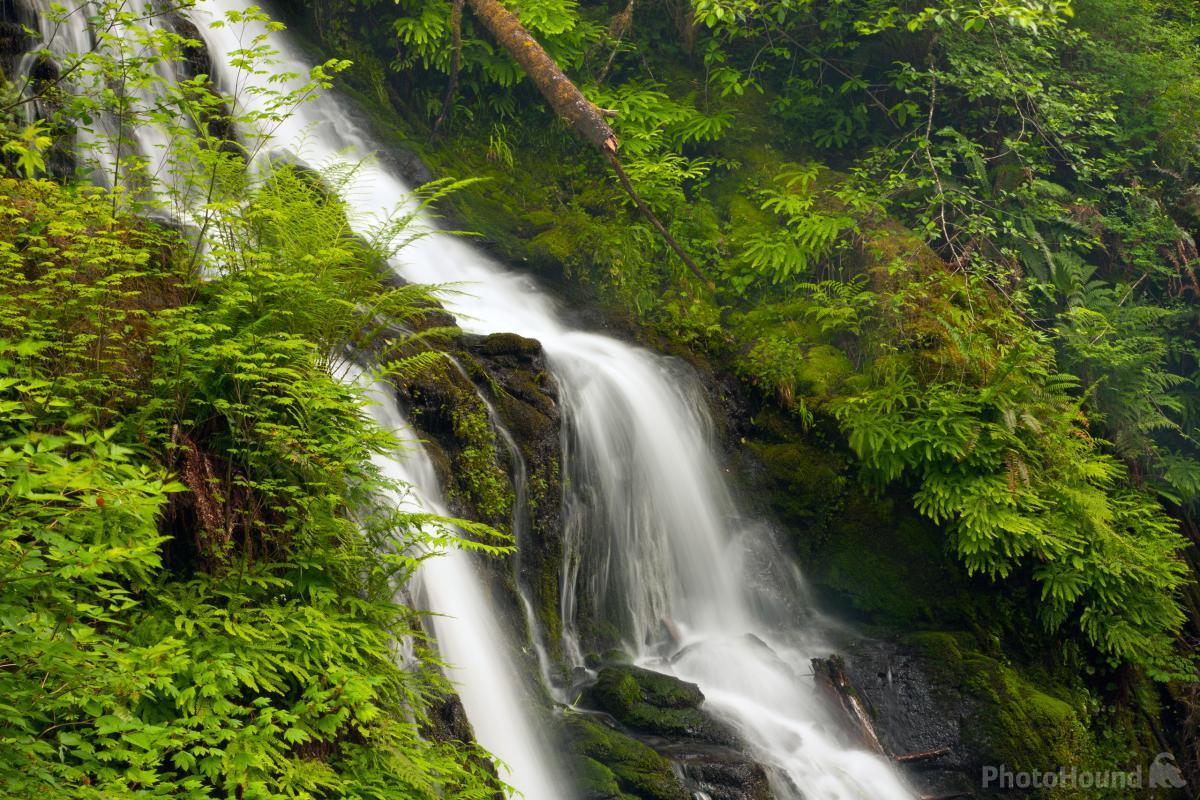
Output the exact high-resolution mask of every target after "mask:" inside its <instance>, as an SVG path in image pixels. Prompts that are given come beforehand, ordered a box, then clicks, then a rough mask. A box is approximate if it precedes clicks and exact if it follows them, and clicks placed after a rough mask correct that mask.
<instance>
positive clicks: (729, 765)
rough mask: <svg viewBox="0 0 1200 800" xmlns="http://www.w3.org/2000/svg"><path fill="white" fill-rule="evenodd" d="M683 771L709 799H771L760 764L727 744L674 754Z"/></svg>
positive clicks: (769, 789)
mask: <svg viewBox="0 0 1200 800" xmlns="http://www.w3.org/2000/svg"><path fill="white" fill-rule="evenodd" d="M676 761H677V763H678V764H679V765H680V766H681V767H682V768H683V774H684V776H685V777H686V778H688V779H689V781H690V782H691V783H692V784H693V785H694V786H695V788H696V789H697V790H698V791H701V792H704V793H705V794H706V795H708V796H709V797H710V798H712V800H772V798H773V797H774V795H773V794H772V793H771V784H770V781H769V780H768V779H767V771H766V770H765V769H763V767H762V765H761V764H759V763H757V762H755V761H753V760H752V759H750V758H748V757H746V756H745V755H744V754H743V753H740V752H738V751H737V750H731V749H729V748H716V747H713V748H708V749H705V750H696V751H692V752H688V753H680V754H678V755H677V756H676Z"/></svg>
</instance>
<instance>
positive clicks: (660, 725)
mask: <svg viewBox="0 0 1200 800" xmlns="http://www.w3.org/2000/svg"><path fill="white" fill-rule="evenodd" d="M585 702H587V703H588V704H590V705H592V706H594V707H595V708H598V709H600V710H602V711H606V712H608V713H609V714H611V715H612V716H613V717H614V718H615V719H616V720H617V721H619V722H620V723H621V724H622V725H626V726H628V727H629V728H630V729H631V730H634V731H637V732H639V733H645V734H650V735H654V736H662V737H665V738H669V739H670V738H673V739H679V738H683V739H697V740H700V741H705V742H713V743H716V744H733V743H735V742H736V741H737V736H736V735H735V734H734V732H733V731H732V729H730V728H729V727H728V726H727V725H725V724H724V723H722V722H720V721H719V720H717V719H715V718H714V717H713V716H712V715H710V714H709V713H708V712H706V711H704V710H703V709H701V708H700V706H701V704H703V702H704V694H703V693H702V692H701V691H700V688H699V687H698V686H696V685H695V684H694V683H687V682H686V681H681V680H679V679H678V678H673V677H671V676H669V675H663V674H661V673H658V672H653V671H651V670H647V669H642V668H640V667H635V666H630V665H612V666H607V667H604V668H603V669H601V670H600V674H599V677H598V679H597V681H596V684H595V685H594V686H592V687H590V688H589V689H588V690H587V692H586V694H585Z"/></svg>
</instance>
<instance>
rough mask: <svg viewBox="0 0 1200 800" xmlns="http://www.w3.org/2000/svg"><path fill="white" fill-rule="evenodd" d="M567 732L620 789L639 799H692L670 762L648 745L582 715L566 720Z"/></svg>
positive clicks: (577, 747)
mask: <svg viewBox="0 0 1200 800" xmlns="http://www.w3.org/2000/svg"><path fill="white" fill-rule="evenodd" d="M567 732H568V735H569V736H570V738H571V741H572V743H573V745H574V749H575V751H576V752H578V753H580V754H582V755H583V756H584V757H586V758H587V759H590V760H592V761H594V762H597V763H598V764H600V765H602V767H603V768H604V769H606V770H607V771H608V772H609V773H610V774H611V775H612V776H613V778H614V780H615V781H616V783H617V785H618V786H619V788H620V789H621V791H622V792H623V793H625V794H627V795H629V796H631V797H634V798H638V799H639V800H691V793H690V792H688V791H687V790H686V789H684V788H683V786H682V785H681V784H680V783H679V780H678V779H677V778H676V777H675V772H674V770H673V769H672V767H671V762H670V761H668V760H667V759H666V758H665V757H664V756H662V755H660V754H659V753H658V752H656V751H655V750H654V749H653V748H651V747H650V746H649V745H646V744H644V743H642V742H639V741H638V740H637V739H634V738H633V737H631V736H628V735H626V734H624V733H621V732H620V731H617V730H614V729H613V728H609V727H607V726H605V725H603V724H601V723H599V722H597V721H596V720H594V719H591V718H589V717H585V716H582V715H574V716H572V717H570V718H569V719H568V720H567ZM585 764H586V762H585Z"/></svg>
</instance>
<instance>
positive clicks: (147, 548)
mask: <svg viewBox="0 0 1200 800" xmlns="http://www.w3.org/2000/svg"><path fill="white" fill-rule="evenodd" d="M0 190H2V191H3V206H4V208H5V220H4V222H3V229H4V230H3V233H4V235H3V237H2V238H3V241H4V242H5V243H6V244H5V247H4V259H5V263H4V265H3V269H2V270H0V274H3V275H4V279H5V291H4V292H3V300H0V309H2V317H0V320H2V322H0V342H2V344H0V389H2V398H3V402H2V404H0V409H2V410H3V415H2V417H0V442H2V444H0V469H2V472H0V490H2V494H0V498H2V499H0V517H2V519H3V521H4V524H3V534H2V539H0V575H2V576H3V578H2V580H0V608H2V609H3V614H2V616H3V619H4V620H5V630H4V642H5V646H4V653H5V663H4V665H3V669H0V692H2V694H3V698H4V699H3V701H2V703H0V750H2V751H3V757H2V758H0V763H2V764H3V767H0V786H3V787H4V793H5V794H7V795H9V796H33V795H36V794H38V793H41V792H44V791H47V790H50V791H53V792H54V793H55V794H56V796H78V797H111V796H121V797H133V796H146V797H151V796H167V795H170V796H184V797H210V796H226V795H228V794H237V795H238V796H244V797H284V796H288V797H292V796H335V797H398V796H404V797H408V796H421V797H426V796H427V797H443V796H456V797H483V796H489V795H488V794H487V789H486V787H487V786H489V785H490V783H491V779H490V778H488V777H487V776H486V775H485V774H482V773H481V772H480V769H479V768H478V767H477V766H475V765H474V764H475V762H473V761H471V760H469V758H468V756H469V755H470V754H471V752H472V751H471V747H470V746H469V745H465V744H463V743H457V742H456V743H453V744H451V743H439V742H435V741H431V740H429V739H427V738H425V737H423V736H422V726H423V722H424V719H425V713H426V709H427V708H428V706H429V703H430V702H431V701H433V700H434V699H436V697H438V696H439V693H441V692H444V691H447V690H448V688H449V687H448V686H446V685H445V683H444V679H443V678H442V677H441V675H440V672H439V671H438V669H437V666H438V663H437V659H436V657H435V655H434V653H433V652H432V651H431V650H430V648H429V647H428V646H427V644H426V643H425V640H424V637H423V635H422V633H421V629H420V625H419V620H418V618H417V616H416V614H415V613H414V612H413V611H411V610H410V609H409V608H407V607H405V606H403V605H399V604H398V603H397V602H396V601H395V600H394V599H393V598H394V596H395V593H396V591H397V590H398V587H399V586H400V585H402V584H403V582H404V581H405V580H406V579H407V578H408V577H409V576H410V575H411V573H412V571H413V570H414V569H415V568H416V566H417V565H418V563H419V560H420V556H419V555H417V554H418V553H419V552H427V551H429V550H430V549H431V548H432V549H433V550H435V551H436V550H437V549H440V548H443V547H445V546H455V545H456V544H457V539H456V536H455V535H454V534H452V533H451V532H450V529H449V528H446V527H445V526H440V527H439V526H436V525H435V526H430V524H429V523H430V520H428V519H426V518H424V517H420V516H413V515H405V514H398V513H397V512H395V511H393V510H391V507H390V506H389V505H388V504H384V503H380V502H377V500H378V499H379V498H381V497H384V496H386V495H388V494H389V493H396V492H403V491H404V489H403V487H398V486H393V485H391V484H390V483H389V482H388V481H386V480H385V479H384V478H383V477H382V476H381V475H380V474H379V473H378V471H377V470H376V469H375V468H374V467H373V466H372V462H371V458H372V456H374V455H375V454H379V453H388V452H390V451H391V450H392V449H393V448H395V447H396V446H397V443H396V442H395V441H394V440H393V439H392V438H391V435H390V433H388V432H385V431H381V430H379V429H378V428H376V427H375V426H374V425H373V423H372V422H371V420H370V417H369V416H368V415H367V414H366V413H365V411H364V410H363V405H364V403H365V402H366V401H365V399H364V397H363V395H362V393H361V390H360V389H359V388H357V387H356V386H354V385H352V384H347V383H345V382H342V381H339V380H337V379H336V378H335V377H334V376H333V375H331V374H330V371H329V366H330V360H331V359H332V358H334V357H335V356H336V355H337V354H338V353H341V352H344V349H343V345H344V343H345V342H347V341H350V340H353V339H355V338H356V337H357V336H359V335H360V332H361V330H362V325H361V324H360V323H361V318H360V315H361V314H362V313H364V308H366V307H368V306H367V304H374V305H373V306H371V307H372V308H374V309H378V308H380V307H386V308H388V310H389V312H390V313H395V314H397V315H398V317H397V318H404V316H405V314H406V313H407V315H409V316H412V315H415V314H420V313H424V312H425V310H426V309H427V308H428V305H427V300H428V296H427V293H425V292H423V291H421V292H418V291H417V290H415V289H411V288H410V289H407V290H387V289H385V288H383V287H382V286H381V285H380V274H379V272H378V271H377V266H378V263H377V261H376V260H375V254H374V251H372V250H371V249H369V248H368V247H367V246H366V245H365V244H363V243H362V242H361V241H359V240H357V239H354V238H351V237H349V236H347V235H346V232H345V231H344V230H343V229H342V223H341V222H339V221H338V220H341V219H342V218H343V217H344V215H343V214H342V212H341V209H340V207H339V205H338V204H337V203H336V202H334V201H331V200H330V199H329V198H330V197H331V195H330V194H329V193H327V192H318V191H317V190H316V188H315V187H313V186H312V184H311V183H310V182H308V181H307V180H306V179H304V178H301V177H299V176H297V175H295V174H294V173H291V172H290V171H287V170H283V171H281V172H279V173H277V174H276V176H275V177H274V178H272V179H271V180H269V181H267V182H266V183H264V184H263V185H261V186H259V187H258V188H257V189H256V190H255V191H254V193H253V194H252V195H251V196H249V197H248V198H246V199H245V200H244V201H243V208H244V213H245V216H246V217H247V218H249V219H250V220H251V221H252V222H251V223H247V224H248V225H249V226H250V227H251V228H252V229H253V231H254V234H253V235H251V234H249V233H246V232H245V231H242V232H240V233H236V234H235V233H233V231H235V230H239V229H240V224H233V223H231V224H230V226H229V232H230V234H231V235H230V236H229V237H228V238H227V240H226V241H227V244H228V247H229V250H228V251H226V252H228V253H233V252H236V253H238V254H239V255H240V256H241V261H240V263H241V266H240V267H239V268H238V269H236V270H229V271H227V272H224V273H223V274H220V275H216V276H213V277H212V278H211V279H210V280H205V281H201V280H199V279H198V278H197V277H196V273H195V272H194V271H193V270H192V269H191V268H190V266H189V260H188V258H187V248H186V247H185V246H184V245H183V243H181V242H180V241H179V240H178V239H177V238H176V237H175V236H173V235H169V234H166V233H162V232H157V231H155V230H154V229H153V228H151V227H148V226H146V225H144V224H142V223H138V222H135V221H133V220H131V219H129V218H126V217H123V216H113V215H112V213H111V204H110V203H109V202H108V198H107V196H106V194H105V193H103V192H98V191H92V190H87V189H77V190H68V189H64V188H63V187H60V186H58V185H55V184H51V183H47V182H32V183H26V182H18V181H13V180H7V179H6V180H5V181H4V182H3V183H2V184H0ZM272 209H273V210H274V211H280V210H286V211H287V213H286V214H277V213H269V212H270V211H271V210H272ZM241 222H242V220H239V223H241ZM284 241H287V242H288V244H287V245H285V244H283V242H284ZM289 247H294V248H296V249H289ZM312 254H319V255H320V257H319V258H308V257H307V256H309V255H312ZM301 300H303V302H301ZM331 348H333V349H331ZM415 358H422V357H415ZM172 476H175V477H174V478H172ZM401 646H403V647H406V648H410V649H411V651H412V653H413V657H412V658H411V659H409V660H408V662H407V663H405V664H404V665H401V664H399V663H398V662H397V660H396V653H397V648H399V647H401Z"/></svg>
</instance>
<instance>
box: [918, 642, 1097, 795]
mask: <svg viewBox="0 0 1200 800" xmlns="http://www.w3.org/2000/svg"><path fill="white" fill-rule="evenodd" d="M906 641H907V642H908V643H909V644H911V645H912V646H914V647H915V648H916V649H917V651H918V652H920V653H922V654H923V655H924V657H925V660H926V663H929V664H933V665H935V668H936V670H937V672H938V673H939V674H937V675H936V677H937V679H938V680H939V682H941V683H943V684H944V685H946V686H953V687H957V689H958V691H960V692H961V694H962V696H963V698H964V699H965V700H966V701H967V703H968V704H969V705H970V706H973V707H974V709H975V710H974V712H973V713H971V715H970V724H969V725H964V726H963V728H962V732H963V738H964V744H965V745H966V746H968V747H970V748H972V749H974V750H975V751H977V752H978V753H980V754H982V757H983V758H984V759H985V762H986V763H991V764H1004V765H1005V766H1007V767H1009V768H1011V769H1013V770H1016V771H1023V770H1024V771H1029V770H1035V769H1037V770H1046V769H1050V768H1055V767H1058V766H1065V767H1072V766H1075V767H1078V768H1079V769H1081V770H1083V769H1099V768H1101V767H1102V766H1106V768H1107V767H1112V766H1115V765H1101V764H1100V763H1099V758H1098V756H1099V754H1098V750H1097V746H1096V741H1095V739H1094V737H1093V735H1092V733H1091V732H1090V730H1089V727H1090V723H1091V722H1092V720H1091V719H1090V713H1089V710H1088V695H1087V693H1086V692H1083V691H1082V690H1078V689H1076V690H1072V689H1069V688H1068V687H1065V686H1062V685H1060V684H1057V683H1055V682H1054V681H1053V680H1051V679H1050V678H1049V677H1048V676H1046V675H1044V674H1040V673H1039V671H1037V670H1034V669H1030V668H1018V667H1016V666H1014V665H1011V664H1005V663H1002V662H1001V661H999V660H997V659H995V658H992V657H991V656H988V655H985V654H984V653H983V652H981V651H980V650H979V648H978V644H977V641H976V639H975V637H974V636H972V635H970V634H966V633H946V632H925V633H916V634H912V635H910V636H908V637H906ZM1049 796H1058V795H1054V794H1051V795H1049ZM1061 796H1063V797H1066V796H1068V795H1061Z"/></svg>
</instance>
